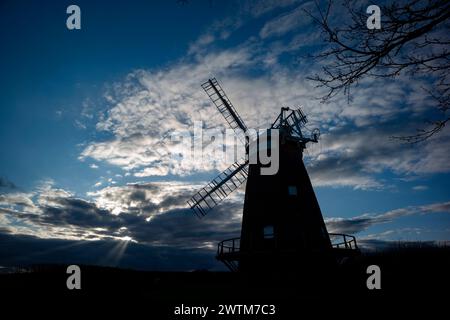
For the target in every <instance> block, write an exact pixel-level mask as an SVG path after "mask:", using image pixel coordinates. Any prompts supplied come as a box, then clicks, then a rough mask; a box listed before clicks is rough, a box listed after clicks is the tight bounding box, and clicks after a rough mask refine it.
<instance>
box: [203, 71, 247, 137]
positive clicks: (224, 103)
mask: <svg viewBox="0 0 450 320" xmlns="http://www.w3.org/2000/svg"><path fill="white" fill-rule="evenodd" d="M202 88H203V90H205V92H206V94H207V95H208V96H209V98H210V99H211V101H212V102H213V103H214V105H215V106H216V107H217V109H218V110H219V112H220V113H221V114H222V115H223V117H224V118H225V120H226V121H227V122H228V124H229V125H230V127H231V128H232V129H233V130H234V131H235V132H236V133H237V134H238V136H239V137H240V138H241V140H242V141H243V142H244V143H245V142H246V141H245V140H244V139H243V138H242V134H243V133H245V132H246V131H247V126H246V125H245V123H244V121H243V120H242V119H241V117H240V116H239V114H238V113H237V112H236V109H235V108H234V107H233V104H232V103H231V101H230V99H228V97H227V95H226V94H225V91H223V89H222V87H221V86H220V84H219V82H217V80H216V78H212V79H209V80H208V81H206V82H205V83H203V84H202ZM241 130H242V131H241Z"/></svg>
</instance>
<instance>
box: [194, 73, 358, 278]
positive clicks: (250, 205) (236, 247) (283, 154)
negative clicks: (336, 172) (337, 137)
mask: <svg viewBox="0 0 450 320" xmlns="http://www.w3.org/2000/svg"><path fill="white" fill-rule="evenodd" d="M202 88H203V89H204V90H205V91H206V93H207V94H208V96H209V97H210V98H211V100H212V102H213V103H214V105H215V106H216V107H217V109H218V110H219V112H220V113H221V114H222V115H223V116H224V118H225V120H226V121H227V122H228V124H229V125H230V127H231V128H232V129H234V130H235V131H236V133H237V134H238V135H239V136H240V137H242V136H243V135H242V134H243V133H247V126H246V125H245V123H244V121H243V120H242V119H241V117H240V116H239V115H238V113H237V112H236V109H235V108H234V107H233V105H232V103H231V101H230V100H229V99H228V97H227V96H226V94H225V92H224V91H223V89H222V88H221V86H220V85H219V83H218V82H217V80H216V79H214V78H213V79H209V80H208V81H207V82H205V83H204V84H202ZM306 123H307V119H306V116H305V115H304V114H303V112H302V110H301V109H297V110H290V109H289V108H281V112H280V114H279V115H278V117H277V118H276V120H275V122H274V123H273V124H272V126H271V127H270V129H276V130H278V133H279V134H278V139H279V143H278V150H275V149H274V148H273V146H272V145H275V144H272V143H271V139H272V138H271V130H267V146H268V148H269V149H271V152H279V170H278V172H277V173H276V174H274V175H261V169H262V168H264V167H265V165H262V164H261V163H259V162H258V163H256V164H249V150H253V148H250V147H249V145H251V144H250V143H249V137H248V135H245V139H243V140H244V143H245V148H246V158H244V159H242V160H240V161H237V162H235V163H233V165H231V166H230V167H229V168H227V169H226V170H225V171H224V172H222V173H221V174H219V175H218V176H217V177H216V178H215V179H213V180H212V181H211V182H210V183H208V184H207V185H206V186H205V187H203V188H202V189H201V190H200V191H198V192H197V193H196V194H195V195H194V196H193V197H192V198H191V199H190V200H189V201H188V204H189V206H190V208H191V209H192V210H193V212H194V213H195V214H196V215H197V216H204V215H206V213H207V212H208V211H209V210H211V209H212V208H214V207H215V206H217V205H218V204H219V203H220V202H221V201H222V200H223V199H225V198H226V197H227V196H228V195H229V194H230V193H231V192H233V191H234V190H236V189H237V188H238V187H239V186H240V185H241V184H242V183H243V182H244V181H245V180H246V179H247V185H246V190H245V202H244V210H243V217H242V230H241V237H240V238H234V239H228V240H224V241H222V242H220V243H219V245H218V251H217V259H219V260H220V261H222V262H224V263H225V264H226V265H227V266H228V267H229V268H230V269H231V270H233V271H237V270H242V271H252V270H261V269H262V268H263V267H264V268H268V269H270V270H274V269H278V270H280V269H281V270H283V269H285V268H286V267H287V266H294V265H295V263H294V262H295V261H298V260H299V259H303V260H305V259H308V260H310V261H311V260H316V261H317V260H318V259H319V260H324V259H322V258H326V259H329V258H330V257H333V256H334V255H333V252H334V250H333V248H339V247H343V249H347V250H344V251H355V249H356V250H357V246H356V240H355V238H354V237H353V236H349V235H335V234H329V233H328V232H327V229H326V226H325V223H324V220H323V217H322V213H321V211H320V207H319V204H318V202H317V199H316V196H315V193H314V190H313V187H312V185H311V181H310V179H309V176H308V173H307V172H306V168H305V166H304V163H303V150H304V149H305V148H306V144H307V143H309V142H317V141H318V138H319V131H318V129H315V130H313V131H312V134H311V135H310V136H309V137H307V136H305V135H304V134H303V132H302V128H304V125H305V124H306ZM330 235H331V236H342V237H343V241H342V242H341V243H338V244H335V245H334V246H333V245H332V242H331V240H330ZM344 251H341V252H344Z"/></svg>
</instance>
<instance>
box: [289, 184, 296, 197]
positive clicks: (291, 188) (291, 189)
mask: <svg viewBox="0 0 450 320" xmlns="http://www.w3.org/2000/svg"><path fill="white" fill-rule="evenodd" d="M288 194H289V195H290V196H296V195H297V187H296V186H288Z"/></svg>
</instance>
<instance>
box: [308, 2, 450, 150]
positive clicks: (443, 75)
mask: <svg viewBox="0 0 450 320" xmlns="http://www.w3.org/2000/svg"><path fill="white" fill-rule="evenodd" d="M333 5H334V2H333V1H332V0H330V1H328V3H327V5H326V8H325V10H323V9H322V8H321V6H320V5H319V2H318V0H316V8H317V11H318V13H317V14H313V13H311V12H309V11H307V14H308V15H309V16H310V17H311V18H312V19H313V20H314V22H315V23H317V24H318V25H319V26H320V27H321V30H322V32H323V34H324V35H325V39H326V42H327V43H328V44H329V46H327V49H325V51H322V52H319V53H317V54H315V55H314V57H315V58H316V59H321V60H323V61H324V65H323V67H322V70H321V73H320V74H315V75H313V76H311V77H309V78H308V79H309V80H312V81H314V82H317V83H318V86H319V87H325V88H327V89H328V90H327V93H326V94H325V95H324V96H323V97H322V100H323V101H327V100H329V99H331V98H332V97H334V96H335V95H336V94H338V93H340V92H343V93H344V94H345V95H347V96H348V98H349V99H350V96H351V95H350V88H351V87H352V86H355V85H358V83H359V82H360V81H362V80H363V79H365V78H368V77H372V78H396V77H398V76H400V75H406V76H409V77H414V76H426V77H427V78H429V79H430V81H434V82H433V90H425V92H426V93H427V94H428V95H430V96H431V97H433V98H434V99H435V101H436V107H437V109H438V110H439V111H440V114H441V116H440V119H438V120H434V121H430V124H431V128H429V129H423V130H419V132H418V133H417V134H415V135H411V136H408V137H397V138H398V139H400V140H404V141H408V142H419V141H423V140H426V139H428V138H429V137H431V136H432V135H434V134H436V133H438V132H439V131H441V130H442V128H443V127H444V126H445V124H446V123H447V122H448V120H449V116H448V111H449V108H450V106H449V102H448V101H449V100H450V89H449V83H450V79H449V77H450V72H449V71H450V46H449V44H450V24H449V20H450V19H449V18H450V2H449V1H447V0H422V1H420V0H409V1H393V2H392V3H391V4H389V5H385V6H381V14H382V23H381V26H382V27H381V29H379V30H376V29H375V30H369V29H368V28H367V27H366V20H367V17H368V15H367V14H366V12H365V10H358V9H355V8H358V6H357V5H356V1H353V0H344V1H343V8H345V10H346V11H347V13H348V14H349V15H350V22H349V23H348V24H346V25H345V26H343V27H340V26H332V25H331V23H330V13H331V12H333V10H332V6H333Z"/></svg>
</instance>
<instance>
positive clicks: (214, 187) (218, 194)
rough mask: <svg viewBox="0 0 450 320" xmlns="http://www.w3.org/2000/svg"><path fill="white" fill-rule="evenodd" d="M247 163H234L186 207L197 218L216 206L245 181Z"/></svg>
mask: <svg viewBox="0 0 450 320" xmlns="http://www.w3.org/2000/svg"><path fill="white" fill-rule="evenodd" d="M247 165H248V161H247V160H245V159H241V160H240V161H236V162H235V163H233V164H232V165H231V166H230V167H228V168H227V169H226V170H225V171H223V172H222V173H221V174H219V175H218V176H217V177H216V178H214V179H213V180H212V181H211V182H210V183H208V184H207V185H206V186H204V187H203V188H202V189H200V191H198V192H197V193H196V194H195V195H194V196H193V197H192V198H191V199H190V200H189V201H188V205H189V206H190V208H191V209H192V210H193V211H194V213H195V214H196V215H197V216H199V217H200V216H204V215H206V213H207V212H208V211H209V210H211V209H212V208H214V207H215V206H217V205H218V204H219V203H220V202H221V201H222V200H223V199H225V198H226V197H227V196H228V195H229V194H230V193H232V192H233V191H234V190H236V189H237V188H239V186H240V185H241V184H242V183H243V182H244V181H245V180H246V179H247V176H248V167H247Z"/></svg>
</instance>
